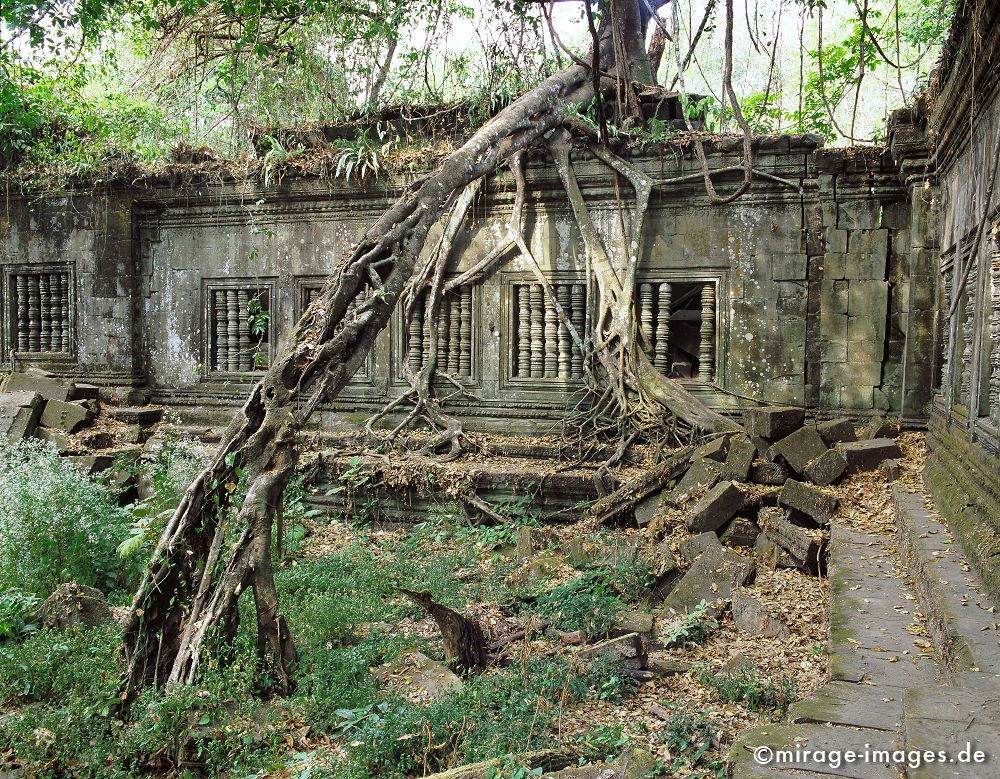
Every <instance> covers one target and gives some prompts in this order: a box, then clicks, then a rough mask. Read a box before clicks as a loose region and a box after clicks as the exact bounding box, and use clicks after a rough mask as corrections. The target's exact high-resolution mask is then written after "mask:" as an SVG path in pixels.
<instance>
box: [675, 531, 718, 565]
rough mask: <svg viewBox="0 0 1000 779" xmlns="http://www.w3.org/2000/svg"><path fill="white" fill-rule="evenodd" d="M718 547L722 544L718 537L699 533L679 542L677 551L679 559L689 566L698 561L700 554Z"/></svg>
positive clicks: (713, 534)
mask: <svg viewBox="0 0 1000 779" xmlns="http://www.w3.org/2000/svg"><path fill="white" fill-rule="evenodd" d="M719 546H722V542H721V541H719V537H718V536H717V535H716V534H715V533H699V534H698V535H696V536H689V537H688V538H685V539H684V540H683V541H681V543H680V546H679V547H678V549H677V551H678V553H679V554H680V556H681V559H683V560H684V562H685V563H687V564H688V565H690V564H691V563H693V562H694V561H695V560H697V559H698V557H699V556H700V555H701V553H702V552H705V551H707V550H708V549H714V548H715V547H719Z"/></svg>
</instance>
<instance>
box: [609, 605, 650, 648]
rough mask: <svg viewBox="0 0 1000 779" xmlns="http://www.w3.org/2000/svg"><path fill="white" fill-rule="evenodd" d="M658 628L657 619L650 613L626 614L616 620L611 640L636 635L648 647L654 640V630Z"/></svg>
mask: <svg viewBox="0 0 1000 779" xmlns="http://www.w3.org/2000/svg"><path fill="white" fill-rule="evenodd" d="M655 627H656V617H655V616H653V614H652V613H650V612H648V611H637V612H633V613H631V614H624V615H622V616H621V617H619V618H618V619H616V620H615V624H614V625H613V626H612V628H611V633H610V637H611V638H621V637H622V636H626V635H628V634H629V633H635V634H636V635H637V636H639V638H641V639H642V642H643V643H644V644H645V645H646V646H647V647H648V646H649V644H650V641H652V638H653V629H654V628H655Z"/></svg>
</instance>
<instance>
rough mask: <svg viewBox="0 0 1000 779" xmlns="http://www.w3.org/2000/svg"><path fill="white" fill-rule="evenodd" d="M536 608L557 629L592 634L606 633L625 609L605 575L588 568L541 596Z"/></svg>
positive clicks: (601, 634) (602, 634) (594, 635)
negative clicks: (581, 573)
mask: <svg viewBox="0 0 1000 779" xmlns="http://www.w3.org/2000/svg"><path fill="white" fill-rule="evenodd" d="M536 607H537V611H538V613H539V614H541V615H542V616H546V617H548V618H549V619H550V620H551V622H552V626H553V627H555V628H556V629H557V630H564V631H574V630H582V631H583V632H584V633H585V634H587V635H588V636H593V637H597V636H604V635H607V634H608V632H609V631H610V630H611V628H612V626H613V625H614V623H615V620H616V619H618V617H619V616H620V615H621V613H622V612H623V611H625V603H624V601H622V599H621V598H620V597H618V596H617V595H615V594H614V590H613V589H612V585H611V584H610V582H609V581H608V577H607V576H605V575H604V574H603V573H602V572H599V571H587V572H586V573H584V574H583V575H582V576H578V577H577V578H575V579H573V580H572V581H570V582H568V583H566V584H560V585H559V586H558V587H555V588H553V589H552V591H551V592H548V593H545V594H542V595H540V596H539V597H538V599H537V601H536Z"/></svg>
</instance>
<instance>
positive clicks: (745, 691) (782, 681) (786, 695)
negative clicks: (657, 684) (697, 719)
mask: <svg viewBox="0 0 1000 779" xmlns="http://www.w3.org/2000/svg"><path fill="white" fill-rule="evenodd" d="M693 673H694V677H695V679H697V680H698V681H699V682H701V683H702V684H704V685H705V686H706V687H708V688H709V689H711V690H712V691H713V692H714V693H715V694H716V695H717V696H718V697H719V698H721V699H722V700H724V701H730V702H732V703H742V704H744V705H745V706H746V707H747V708H748V709H751V710H753V711H760V712H773V713H775V714H781V713H783V712H784V711H785V709H787V708H788V706H789V704H791V703H792V701H794V700H795V694H796V692H795V682H794V681H793V680H792V679H791V677H788V676H778V677H772V676H764V675H763V674H762V673H761V671H760V669H759V668H757V666H755V665H751V664H746V665H741V666H739V667H738V668H736V669H734V670H732V671H726V670H721V671H713V670H712V669H711V668H710V667H709V666H707V665H701V666H697V667H695V669H694V670H693Z"/></svg>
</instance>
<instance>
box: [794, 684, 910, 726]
mask: <svg viewBox="0 0 1000 779" xmlns="http://www.w3.org/2000/svg"><path fill="white" fill-rule="evenodd" d="M903 689H904V688H896V689H894V690H888V689H884V688H880V691H881V692H882V697H881V698H876V697H875V696H874V695H872V694H871V690H870V689H869V688H868V686H867V685H864V684H852V683H850V682H842V681H832V682H828V683H827V684H825V685H824V686H823V687H820V688H819V689H818V690H816V691H815V692H814V693H813V694H812V695H810V696H809V697H808V698H805V699H803V700H801V701H797V702H796V703H793V704H792V705H791V707H790V708H789V710H788V721H789V722H792V723H799V722H806V723H817V724H829V725H853V726H854V727H859V728H870V729H872V730H888V731H893V732H898V731H899V729H900V728H901V727H902V725H903Z"/></svg>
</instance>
